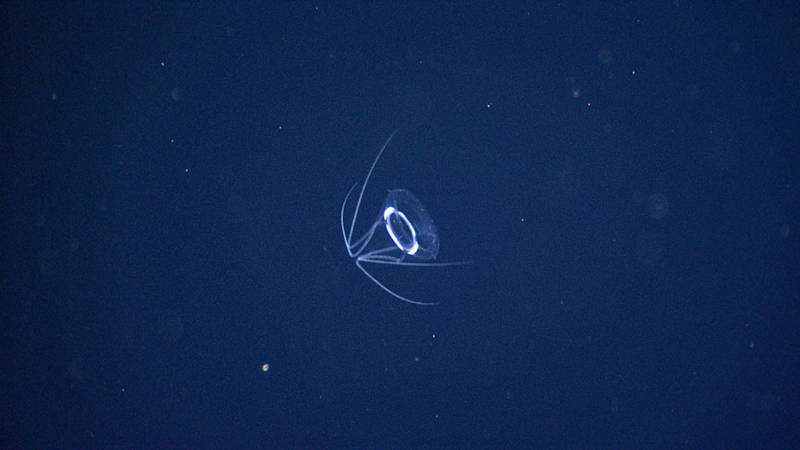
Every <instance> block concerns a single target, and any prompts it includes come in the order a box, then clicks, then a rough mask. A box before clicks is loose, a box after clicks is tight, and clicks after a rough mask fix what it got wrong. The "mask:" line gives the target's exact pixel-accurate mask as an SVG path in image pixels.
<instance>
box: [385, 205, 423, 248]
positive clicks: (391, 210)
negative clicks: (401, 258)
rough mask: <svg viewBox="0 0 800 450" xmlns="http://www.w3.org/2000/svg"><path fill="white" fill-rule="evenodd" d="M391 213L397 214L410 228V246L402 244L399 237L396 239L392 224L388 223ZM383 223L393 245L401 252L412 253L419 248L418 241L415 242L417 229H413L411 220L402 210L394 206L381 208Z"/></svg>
mask: <svg viewBox="0 0 800 450" xmlns="http://www.w3.org/2000/svg"><path fill="white" fill-rule="evenodd" d="M392 215H397V216H398V217H400V218H401V219H403V222H405V224H406V226H407V227H408V229H409V230H411V241H412V245H411V247H410V248H409V247H405V246H403V244H401V243H400V239H398V238H397V235H396V234H395V233H394V229H392V226H391V224H390V223H389V218H390V217H392ZM383 224H384V225H385V226H386V232H387V233H389V237H390V238H392V242H394V245H396V246H397V248H399V249H400V250H402V251H403V253H405V254H407V255H414V254H416V253H417V250H419V243H418V242H417V230H415V229H414V226H413V225H411V222H410V221H409V220H408V217H406V215H405V214H403V211H399V210H397V209H395V207H394V206H387V207H386V209H384V210H383Z"/></svg>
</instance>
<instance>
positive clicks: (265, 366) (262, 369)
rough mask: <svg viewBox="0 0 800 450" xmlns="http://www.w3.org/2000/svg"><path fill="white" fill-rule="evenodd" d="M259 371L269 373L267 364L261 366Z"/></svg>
mask: <svg viewBox="0 0 800 450" xmlns="http://www.w3.org/2000/svg"><path fill="white" fill-rule="evenodd" d="M261 371H262V372H269V364H264V365H263V366H261Z"/></svg>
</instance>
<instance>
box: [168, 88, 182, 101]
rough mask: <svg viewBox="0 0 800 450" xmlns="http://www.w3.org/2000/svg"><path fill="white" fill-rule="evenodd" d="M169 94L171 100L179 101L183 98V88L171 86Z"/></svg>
mask: <svg viewBox="0 0 800 450" xmlns="http://www.w3.org/2000/svg"><path fill="white" fill-rule="evenodd" d="M170 96H172V100H175V101H176V102H179V101H181V100H182V99H183V89H181V88H173V89H172V92H171V93H170Z"/></svg>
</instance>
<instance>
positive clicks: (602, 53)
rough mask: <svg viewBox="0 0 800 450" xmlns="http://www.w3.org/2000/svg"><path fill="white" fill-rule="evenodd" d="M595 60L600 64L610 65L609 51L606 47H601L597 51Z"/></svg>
mask: <svg viewBox="0 0 800 450" xmlns="http://www.w3.org/2000/svg"><path fill="white" fill-rule="evenodd" d="M597 60H598V61H600V64H610V63H611V50H610V49H609V48H608V47H603V48H601V49H600V50H598V51H597Z"/></svg>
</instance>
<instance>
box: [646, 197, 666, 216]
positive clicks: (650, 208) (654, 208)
mask: <svg viewBox="0 0 800 450" xmlns="http://www.w3.org/2000/svg"><path fill="white" fill-rule="evenodd" d="M668 211H669V202H668V201H667V197H666V196H665V195H664V194H662V193H660V192H659V193H656V194H653V195H651V196H650V198H648V199H647V212H648V213H649V214H650V217H652V218H653V219H656V220H661V219H663V218H664V217H666V215H667V212H668Z"/></svg>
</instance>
